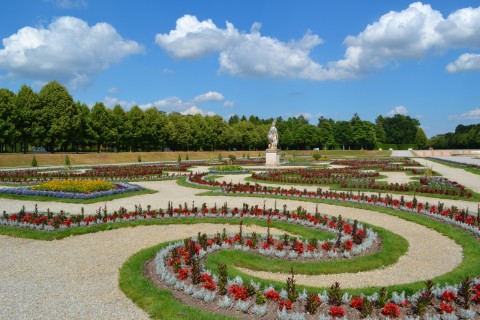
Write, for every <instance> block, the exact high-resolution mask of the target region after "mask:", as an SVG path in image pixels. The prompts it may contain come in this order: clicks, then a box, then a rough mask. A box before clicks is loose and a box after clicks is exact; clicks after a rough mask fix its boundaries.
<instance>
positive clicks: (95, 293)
mask: <svg viewBox="0 0 480 320" xmlns="http://www.w3.org/2000/svg"><path fill="white" fill-rule="evenodd" d="M141 185H142V186H145V187H148V188H152V189H156V190H159V193H157V194H151V195H142V196H138V197H132V198H125V199H117V200H114V201H111V202H109V204H108V207H109V209H110V210H113V209H115V208H118V207H119V206H125V207H127V208H129V209H132V208H133V206H134V205H135V204H138V203H142V205H143V206H144V207H145V206H146V204H149V203H150V204H152V206H153V207H154V208H156V207H162V208H165V207H166V205H167V201H169V200H172V201H173V203H174V204H178V203H181V204H183V203H184V202H185V200H186V199H188V201H189V202H190V201H195V203H196V205H200V204H201V203H203V202H206V203H207V204H208V205H209V206H212V205H213V204H214V203H215V202H216V203H217V204H218V205H221V204H223V203H224V202H225V201H227V202H228V205H229V206H241V205H242V203H243V202H247V203H249V204H250V205H255V204H258V205H260V206H262V205H263V203H264V200H263V199H259V198H240V197H238V198H237V197H235V198H231V197H224V196H218V197H208V196H195V194H196V193H198V192H201V190H198V189H192V188H184V187H180V186H178V185H177V184H176V182H175V181H164V182H142V183H141ZM274 201H275V200H274V199H267V200H265V203H266V206H267V208H268V207H273V205H274ZM21 204H25V205H26V206H27V208H29V209H31V208H33V205H34V203H32V202H27V201H13V200H11V201H10V200H2V204H1V206H2V207H3V208H9V207H10V206H11V207H13V208H15V209H18V208H19V207H20V205H21ZM283 204H287V206H288V208H290V209H292V208H296V207H297V206H298V205H302V206H304V207H306V208H307V209H308V210H311V211H313V210H315V204H313V203H306V202H298V201H293V200H285V201H283V200H278V204H277V205H278V207H280V208H281V207H282V206H283ZM189 205H190V204H189ZM99 206H100V205H99V204H91V205H85V206H84V207H85V208H86V212H92V211H93V210H95V209H97V208H98V207H99ZM47 207H48V208H50V209H52V210H54V211H59V210H61V209H64V210H67V211H70V212H78V211H80V208H81V207H82V205H77V204H65V203H53V202H48V203H39V208H40V210H46V208H47ZM319 210H320V211H321V212H322V213H330V214H335V215H338V214H341V215H342V216H343V217H347V218H356V219H359V220H361V221H366V222H369V223H371V224H373V225H378V226H382V227H385V228H387V229H390V230H392V231H393V232H395V233H398V234H400V235H402V236H404V237H405V238H406V239H407V240H408V241H409V250H408V252H407V254H406V255H405V256H403V257H401V258H400V260H399V261H398V262H397V263H396V264H394V265H392V266H389V267H386V268H384V269H378V270H373V271H369V272H362V273H358V274H355V275H354V276H352V275H347V274H339V275H330V276H313V277H305V276H303V277H302V276H299V277H298V278H299V279H298V281H299V283H303V284H308V285H330V284H331V283H333V282H334V281H340V282H341V284H342V286H343V287H345V288H347V287H359V286H367V285H388V284H394V283H405V282H412V281H419V280H425V279H429V278H432V277H434V276H437V275H440V274H443V273H445V272H448V271H450V270H452V269H453V268H455V266H456V265H458V263H460V262H461V260H462V250H461V247H460V246H458V245H457V244H455V242H453V241H452V240H450V239H448V238H446V237H444V236H442V235H440V234H438V233H436V232H434V231H432V230H429V229H427V228H425V227H422V226H420V225H416V224H413V223H410V222H407V221H404V220H401V219H398V218H395V217H392V216H388V215H384V214H380V213H376V212H371V211H367V210H360V209H352V208H346V207H337V206H331V205H326V204H319ZM222 227H223V226H222ZM232 228H233V229H230V230H232V231H233V230H237V227H232ZM218 230H220V226H218V225H208V224H201V225H194V226H189V225H171V226H150V227H136V228H128V229H120V230H113V231H108V232H100V233H96V234H88V235H83V236H77V237H70V238H67V239H63V240H60V241H51V242H45V241H35V240H28V239H16V238H10V237H6V236H0V247H1V248H2V259H1V260H0V278H1V279H2V290H1V291H0V301H1V305H2V308H0V318H15V319H32V318H35V319H57V318H58V317H59V314H61V318H62V319H75V318H88V319H112V318H117V319H143V318H146V317H147V315H146V314H144V313H143V312H142V311H141V310H140V309H138V308H137V307H136V306H135V305H134V304H133V303H132V302H131V301H130V300H129V299H127V298H126V297H125V296H124V295H123V293H122V292H121V291H120V289H119V288H118V269H119V268H120V267H121V265H122V264H123V263H124V261H125V260H126V259H127V258H128V257H129V256H131V255H132V254H134V253H135V252H138V251H139V250H140V249H142V248H145V247H149V246H152V245H154V244H157V243H160V242H163V241H168V240H173V239H180V238H184V237H186V236H188V235H194V234H196V233H197V232H198V231H203V232H207V233H214V232H216V231H218ZM263 231H264V230H263ZM12 266H15V267H12ZM52 266H54V268H52ZM261 276H263V277H265V278H275V279H279V280H281V281H283V280H285V278H286V277H285V276H286V275H278V274H273V275H272V274H266V273H265V274H263V273H261Z"/></svg>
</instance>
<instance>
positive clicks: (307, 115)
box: [295, 112, 323, 122]
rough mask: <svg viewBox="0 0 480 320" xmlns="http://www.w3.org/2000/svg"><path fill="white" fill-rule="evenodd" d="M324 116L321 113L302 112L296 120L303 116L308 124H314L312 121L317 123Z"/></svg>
mask: <svg viewBox="0 0 480 320" xmlns="http://www.w3.org/2000/svg"><path fill="white" fill-rule="evenodd" d="M322 115H323V114H322V113H321V112H319V113H317V114H312V113H309V112H302V113H299V114H297V115H296V116H295V118H298V117H300V116H303V117H304V118H305V119H307V120H308V122H312V121H316V120H317V119H318V118H320V117H321V116H322Z"/></svg>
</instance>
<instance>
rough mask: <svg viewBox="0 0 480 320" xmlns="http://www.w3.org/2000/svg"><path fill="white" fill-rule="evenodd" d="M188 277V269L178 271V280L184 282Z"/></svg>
mask: <svg viewBox="0 0 480 320" xmlns="http://www.w3.org/2000/svg"><path fill="white" fill-rule="evenodd" d="M187 277H188V269H180V270H178V279H180V280H185V279H187Z"/></svg>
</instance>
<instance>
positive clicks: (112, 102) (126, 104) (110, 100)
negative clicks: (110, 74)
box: [103, 96, 137, 109]
mask: <svg viewBox="0 0 480 320" xmlns="http://www.w3.org/2000/svg"><path fill="white" fill-rule="evenodd" d="M103 104H104V105H105V106H106V107H107V108H113V107H115V106H116V105H117V104H118V105H121V106H122V107H123V108H125V109H130V108H131V107H133V106H134V105H136V104H137V103H136V102H135V101H124V100H119V99H117V98H115V97H109V96H106V97H105V98H104V99H103Z"/></svg>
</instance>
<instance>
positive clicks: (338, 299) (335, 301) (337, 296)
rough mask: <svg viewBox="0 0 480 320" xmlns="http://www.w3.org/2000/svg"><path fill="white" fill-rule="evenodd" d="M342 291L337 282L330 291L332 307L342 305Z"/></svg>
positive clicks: (329, 300)
mask: <svg viewBox="0 0 480 320" xmlns="http://www.w3.org/2000/svg"><path fill="white" fill-rule="evenodd" d="M342 295H343V294H342V289H340V283H338V282H335V284H333V285H332V286H331V287H330V289H329V290H328V304H330V305H332V306H337V307H338V306H340V305H341V304H342Z"/></svg>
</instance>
